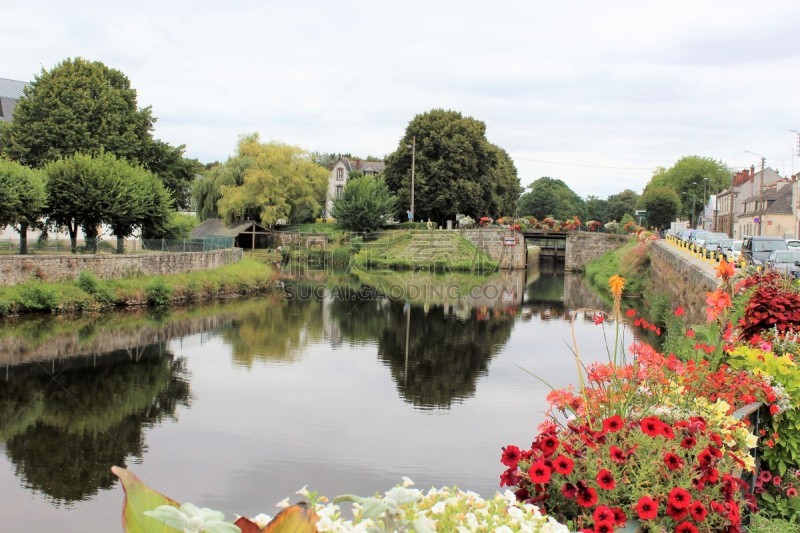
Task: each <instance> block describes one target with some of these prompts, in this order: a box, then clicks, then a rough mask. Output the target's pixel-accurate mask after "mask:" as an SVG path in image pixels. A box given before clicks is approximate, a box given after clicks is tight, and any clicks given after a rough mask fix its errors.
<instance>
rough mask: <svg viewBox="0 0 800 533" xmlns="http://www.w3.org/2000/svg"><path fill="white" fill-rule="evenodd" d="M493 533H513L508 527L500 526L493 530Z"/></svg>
mask: <svg viewBox="0 0 800 533" xmlns="http://www.w3.org/2000/svg"><path fill="white" fill-rule="evenodd" d="M494 533H514V530H513V529H511V528H510V527H508V526H500V527H498V528H496V529H495V530H494Z"/></svg>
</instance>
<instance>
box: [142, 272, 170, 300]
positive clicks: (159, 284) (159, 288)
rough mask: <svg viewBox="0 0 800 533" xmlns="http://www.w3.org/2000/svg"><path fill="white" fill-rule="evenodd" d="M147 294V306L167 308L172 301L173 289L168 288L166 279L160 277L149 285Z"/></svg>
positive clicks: (146, 289)
mask: <svg viewBox="0 0 800 533" xmlns="http://www.w3.org/2000/svg"><path fill="white" fill-rule="evenodd" d="M145 294H147V305H151V306H154V307H165V306H167V305H168V304H169V303H170V301H171V298H172V288H171V287H168V286H167V284H166V283H165V282H164V278H161V277H158V278H156V279H154V280H153V281H152V282H150V284H149V285H147V287H146V288H145Z"/></svg>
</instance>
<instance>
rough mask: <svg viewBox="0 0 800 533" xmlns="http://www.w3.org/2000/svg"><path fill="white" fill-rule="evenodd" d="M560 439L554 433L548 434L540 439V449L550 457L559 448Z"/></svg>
mask: <svg viewBox="0 0 800 533" xmlns="http://www.w3.org/2000/svg"><path fill="white" fill-rule="evenodd" d="M558 445H559V442H558V439H557V438H556V437H555V436H553V435H547V436H546V437H544V438H543V439H540V440H539V449H540V450H542V453H544V454H545V455H546V456H548V457H550V456H551V455H553V453H554V452H555V451H556V450H557V449H558Z"/></svg>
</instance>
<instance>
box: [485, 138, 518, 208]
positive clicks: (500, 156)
mask: <svg viewBox="0 0 800 533" xmlns="http://www.w3.org/2000/svg"><path fill="white" fill-rule="evenodd" d="M490 149H491V151H493V152H494V158H495V161H496V163H495V164H494V166H493V167H492V168H491V170H490V171H489V177H490V178H491V182H492V184H493V185H494V190H493V191H492V193H493V194H492V204H491V206H490V207H489V210H488V211H487V213H490V214H492V215H494V216H496V217H498V216H503V215H513V214H515V213H516V212H517V201H518V200H519V195H520V194H522V191H523V189H522V186H521V185H520V184H519V176H518V175H517V167H516V166H515V165H514V161H513V160H512V159H511V156H509V155H508V152H506V151H505V150H503V149H502V148H500V147H499V146H495V145H493V144H492V145H490Z"/></svg>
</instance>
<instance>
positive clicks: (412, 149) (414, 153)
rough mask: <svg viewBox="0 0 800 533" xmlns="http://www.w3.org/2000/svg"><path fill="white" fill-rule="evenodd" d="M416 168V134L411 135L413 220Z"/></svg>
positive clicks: (412, 219) (412, 218)
mask: <svg viewBox="0 0 800 533" xmlns="http://www.w3.org/2000/svg"><path fill="white" fill-rule="evenodd" d="M416 168H417V136H416V135H415V136H413V137H411V220H410V221H409V222H413V221H414V173H415V172H416Z"/></svg>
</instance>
